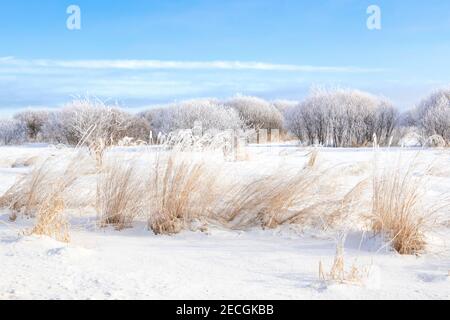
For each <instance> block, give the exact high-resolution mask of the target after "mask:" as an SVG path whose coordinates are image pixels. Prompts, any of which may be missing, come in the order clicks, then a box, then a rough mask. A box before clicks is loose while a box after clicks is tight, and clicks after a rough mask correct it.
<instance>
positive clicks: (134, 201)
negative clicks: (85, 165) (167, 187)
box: [97, 161, 145, 230]
mask: <svg viewBox="0 0 450 320" xmlns="http://www.w3.org/2000/svg"><path fill="white" fill-rule="evenodd" d="M144 184H145V181H143V180H142V179H141V178H139V176H138V172H137V170H136V167H135V165H134V164H133V162H128V161H122V162H118V161H112V162H110V163H107V164H104V166H103V168H102V170H101V171H100V173H99V176H98V182H97V212H98V215H99V221H100V225H101V226H106V225H113V226H114V227H115V228H116V229H118V230H121V229H124V228H127V227H130V226H131V223H132V222H133V220H134V219H135V218H136V217H137V216H138V215H140V214H142V212H143V199H144V197H145V188H144Z"/></svg>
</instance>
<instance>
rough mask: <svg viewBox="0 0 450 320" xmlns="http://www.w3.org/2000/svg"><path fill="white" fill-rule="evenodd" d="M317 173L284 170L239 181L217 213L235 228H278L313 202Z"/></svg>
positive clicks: (227, 193)
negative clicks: (256, 226) (255, 226)
mask: <svg viewBox="0 0 450 320" xmlns="http://www.w3.org/2000/svg"><path fill="white" fill-rule="evenodd" d="M317 178H318V175H317V174H315V173H313V172H312V171H311V170H309V169H301V170H299V171H297V172H289V171H285V170H283V169H280V170H277V171H276V172H274V173H271V174H269V175H266V176H264V177H262V178H256V179H250V181H245V180H244V181H242V180H237V181H235V182H233V183H232V186H231V187H230V188H229V190H227V191H226V195H227V197H226V199H225V200H224V201H223V204H222V206H221V207H219V208H218V211H217V215H218V216H219V217H220V218H221V219H223V220H224V221H225V222H227V223H228V224H230V225H231V226H232V227H236V228H241V227H246V226H254V225H261V226H262V227H264V228H275V227H277V226H278V225H280V224H283V223H287V222H290V221H292V220H294V219H297V218H299V217H301V216H302V215H303V213H304V212H305V211H304V210H303V209H300V208H305V207H309V206H310V205H311V204H312V203H314V196H315V188H314V187H315V186H316V183H317Z"/></svg>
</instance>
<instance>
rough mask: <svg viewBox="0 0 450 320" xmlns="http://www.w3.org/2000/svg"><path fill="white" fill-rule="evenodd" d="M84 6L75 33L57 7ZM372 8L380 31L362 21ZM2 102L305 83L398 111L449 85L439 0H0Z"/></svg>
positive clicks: (139, 104) (302, 87)
mask: <svg viewBox="0 0 450 320" xmlns="http://www.w3.org/2000/svg"><path fill="white" fill-rule="evenodd" d="M71 4H75V5H78V6H79V7H80V8H81V27H82V29H81V30H77V31H70V30H68V29H67V28H66V20H67V18H68V14H67V13H66V9H67V7H68V6H69V5H71ZM372 4H375V5H378V6H379V7H380V8H381V13H382V29H381V30H377V31H374V30H372V31H371V30H368V29H367V27H366V20H367V18H368V15H367V13H366V9H367V7H368V6H369V5H372ZM0 39H1V46H0V110H1V111H2V112H3V113H8V112H12V111H14V110H17V109H20V108H25V107H38V106H48V107H58V106H61V105H63V104H64V103H65V102H67V101H69V100H70V99H71V96H73V95H80V94H81V95H84V94H90V95H96V96H99V97H102V98H105V99H107V98H108V99H113V100H118V101H119V103H121V104H122V105H124V106H127V107H130V108H136V109H139V108H143V107H146V106H149V105H152V104H156V103H164V102H169V101H174V100H181V99H187V98H194V97H209V96H217V97H227V96H230V95H234V94H238V93H240V94H251V95H257V96H261V97H264V98H269V99H301V98H303V97H304V96H305V94H307V91H308V89H309V88H310V87H311V86H313V85H327V86H344V87H354V88H358V89H362V90H367V91H370V92H372V93H375V94H382V95H385V96H386V97H388V98H390V99H391V100H393V102H394V103H396V104H397V105H398V106H399V107H401V108H408V107H411V106H412V105H413V104H414V103H415V102H416V101H417V100H418V99H420V98H421V97H422V96H423V95H425V94H427V93H428V92H429V91H430V90H432V89H433V88H437V87H442V86H445V85H447V84H449V83H450V79H449V76H450V61H449V59H448V57H450V2H449V1H446V0H429V1H415V0H396V1H392V0H386V1H384V0H371V1H365V0H322V1H321V0H317V1H313V0H309V1H299V0H247V1H246V0H239V1H237V0H227V1H223V0H220V1H219V0H217V1H216V0H190V1H187V0H170V1H169V0H164V1H156V0H147V1H144V0H128V1H102V0H72V1H65V0H40V1H29V0H15V1H9V0H2V1H1V3H0Z"/></svg>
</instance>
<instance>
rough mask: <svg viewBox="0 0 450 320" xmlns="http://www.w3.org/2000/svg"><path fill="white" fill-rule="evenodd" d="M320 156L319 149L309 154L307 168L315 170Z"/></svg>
mask: <svg viewBox="0 0 450 320" xmlns="http://www.w3.org/2000/svg"><path fill="white" fill-rule="evenodd" d="M318 155H319V151H318V150H317V149H313V150H312V151H311V152H310V153H309V158H308V164H307V166H308V167H309V168H314V167H315V166H316V163H317V157H318Z"/></svg>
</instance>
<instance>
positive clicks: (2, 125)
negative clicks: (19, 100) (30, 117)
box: [0, 119, 27, 146]
mask: <svg viewBox="0 0 450 320" xmlns="http://www.w3.org/2000/svg"><path fill="white" fill-rule="evenodd" d="M26 138H27V131H26V127H25V125H24V123H23V122H21V121H18V120H13V119H1V120H0V144H3V145H5V146H6V145H11V144H20V143H22V142H24V141H25V140H26Z"/></svg>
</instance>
